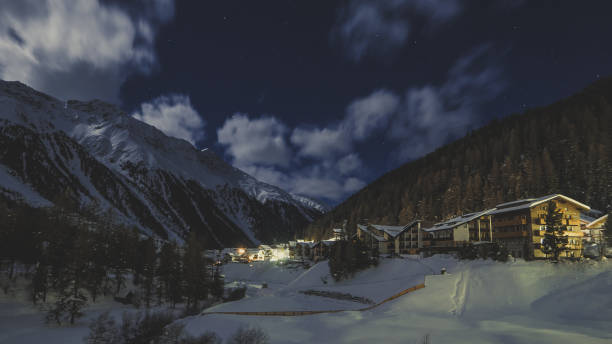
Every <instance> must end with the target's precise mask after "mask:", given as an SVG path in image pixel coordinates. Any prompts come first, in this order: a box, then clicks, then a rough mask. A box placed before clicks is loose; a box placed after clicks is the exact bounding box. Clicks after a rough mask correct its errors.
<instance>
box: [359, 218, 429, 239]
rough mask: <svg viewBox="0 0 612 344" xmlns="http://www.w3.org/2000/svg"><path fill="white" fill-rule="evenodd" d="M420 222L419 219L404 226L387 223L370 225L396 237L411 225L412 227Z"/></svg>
mask: <svg viewBox="0 0 612 344" xmlns="http://www.w3.org/2000/svg"><path fill="white" fill-rule="evenodd" d="M417 222H419V221H418V220H414V221H412V222H410V223H408V224H406V225H403V226H386V225H373V224H369V225H370V226H372V227H374V228H376V229H378V230H379V231H382V232H385V233H387V234H389V235H390V236H391V237H393V238H395V237H397V236H398V235H400V234H402V232H404V231H405V230H407V229H409V228H410V227H412V226H413V225H414V224H415V223H417Z"/></svg>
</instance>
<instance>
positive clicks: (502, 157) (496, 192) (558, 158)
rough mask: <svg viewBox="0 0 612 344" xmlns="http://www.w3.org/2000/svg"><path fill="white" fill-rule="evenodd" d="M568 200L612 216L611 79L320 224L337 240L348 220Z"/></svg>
mask: <svg viewBox="0 0 612 344" xmlns="http://www.w3.org/2000/svg"><path fill="white" fill-rule="evenodd" d="M553 193H561V194H565V195H568V196H570V197H572V198H575V199H577V200H579V201H582V202H584V203H586V204H589V205H590V206H591V207H593V208H595V209H599V210H602V211H604V212H609V211H611V210H612V78H607V79H601V80H599V81H597V82H595V83H594V84H592V85H590V86H589V87H587V88H585V89H584V90H582V91H581V92H578V93H576V94H575V95H573V96H571V97H568V98H566V99H563V100H561V101H558V102H556V103H554V104H552V105H549V106H546V107H541V108H535V109H530V110H528V111H526V112H525V113H523V114H517V115H511V116H508V117H505V118H503V119H501V120H494V121H493V122H491V123H489V124H488V125H486V126H484V127H483V128H481V129H478V130H476V131H474V132H471V133H469V134H468V135H467V136H465V137H464V138H462V139H460V140H457V141H455V142H453V143H450V144H448V145H445V146H443V147H441V148H439V149H437V150H436V151H435V152H432V153H430V154H428V155H426V156H424V157H423V158H420V159H417V160H415V161H412V162H408V163H406V164H404V165H403V166H401V167H399V168H397V169H395V170H393V171H390V172H388V173H387V174H385V175H384V176H382V177H381V178H379V179H378V180H376V181H374V182H373V183H371V184H370V185H368V186H366V187H365V188H364V189H362V190H361V191H359V192H357V193H356V194H354V195H353V196H351V197H350V198H349V199H347V200H346V201H345V202H343V203H342V204H340V205H338V206H337V207H336V208H334V210H333V211H331V212H328V213H327V214H326V215H325V216H323V217H321V218H320V219H319V220H317V221H315V222H313V223H312V224H311V225H310V226H309V228H308V229H307V233H309V235H310V236H313V237H325V236H328V235H330V232H331V229H332V228H333V227H334V226H338V225H340V224H341V223H342V221H343V220H344V219H348V221H349V224H348V228H349V229H352V228H355V223H356V222H358V221H359V219H364V218H367V219H369V221H370V222H373V223H377V222H378V223H382V224H400V223H407V222H409V221H411V220H413V219H415V218H419V219H422V220H425V221H440V220H443V219H445V218H449V217H452V216H455V215H461V214H462V213H468V212H473V211H478V210H482V209H486V208H490V207H492V206H494V205H496V204H499V203H502V202H507V201H512V200H516V199H521V198H526V197H538V196H542V195H548V194H553Z"/></svg>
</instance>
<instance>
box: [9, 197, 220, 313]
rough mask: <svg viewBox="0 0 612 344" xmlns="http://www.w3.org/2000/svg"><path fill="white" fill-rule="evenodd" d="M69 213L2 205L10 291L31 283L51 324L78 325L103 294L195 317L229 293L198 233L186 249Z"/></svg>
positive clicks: (30, 288) (108, 220)
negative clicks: (204, 304) (205, 305)
mask: <svg viewBox="0 0 612 344" xmlns="http://www.w3.org/2000/svg"><path fill="white" fill-rule="evenodd" d="M58 202H59V203H61V201H59V200H58ZM64 209H66V208H64V207H55V208H30V207H27V206H24V205H22V204H15V203H7V202H4V201H0V223H1V224H2V225H1V226H0V264H2V265H3V266H0V270H1V271H5V272H6V276H1V277H2V279H1V281H2V286H1V287H2V289H3V292H4V293H9V292H10V291H11V290H19V289H22V288H23V287H24V285H22V284H19V283H24V281H25V283H27V285H26V286H25V287H26V288H27V290H28V295H29V298H30V301H31V302H32V303H33V304H34V305H38V306H40V307H41V308H42V309H44V310H45V311H47V321H48V322H49V323H57V324H63V323H74V322H75V320H76V319H77V318H78V317H80V316H81V315H82V309H83V308H84V307H85V306H86V305H88V304H91V303H95V302H97V301H99V299H100V298H101V297H103V296H114V297H115V300H116V301H119V302H124V303H130V304H134V305H137V306H140V307H145V308H147V309H148V308H149V307H152V306H157V305H165V306H170V307H174V306H176V305H177V304H178V303H181V304H184V305H185V307H186V309H187V310H192V311H194V312H195V311H198V310H199V307H200V306H201V305H202V303H201V302H202V301H203V300H206V299H208V298H209V296H211V297H213V298H216V299H219V298H221V297H222V296H223V280H222V278H221V275H220V273H219V271H218V266H217V267H215V266H214V264H213V263H214V262H213V261H212V260H210V259H207V258H206V257H204V255H203V253H204V250H203V247H202V243H201V241H200V240H199V238H197V237H196V236H195V235H191V236H190V237H189V239H188V240H187V241H186V242H185V244H184V245H179V244H177V243H176V242H161V243H160V242H158V241H156V240H154V239H153V238H151V237H147V236H144V235H142V234H140V233H139V232H138V231H137V230H136V229H135V228H129V227H126V226H121V225H117V224H115V223H113V221H112V220H111V217H110V216H99V217H98V219H97V220H96V221H95V222H94V221H91V220H90V219H88V218H89V217H88V216H87V212H88V210H87V209H81V210H80V212H79V215H78V216H77V215H76V213H74V212H67V211H65V210H64ZM105 219H106V220H105Z"/></svg>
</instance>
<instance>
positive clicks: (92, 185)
mask: <svg viewBox="0 0 612 344" xmlns="http://www.w3.org/2000/svg"><path fill="white" fill-rule="evenodd" d="M0 197H3V198H7V199H10V200H17V201H22V202H25V203H28V204H30V205H32V206H49V205H52V204H55V205H59V206H70V207H71V208H74V209H79V208H81V209H82V208H84V207H89V208H94V209H95V212H97V213H98V214H108V212H109V211H110V213H111V214H112V216H113V217H114V218H115V219H116V220H117V221H119V222H122V223H125V224H128V225H132V226H136V227H138V228H140V229H141V230H142V231H145V232H148V233H154V234H155V235H157V236H158V237H161V238H177V239H179V240H180V239H181V238H184V237H185V236H186V234H187V233H188V232H189V231H191V230H195V231H196V232H198V234H200V236H201V237H203V238H204V239H205V242H206V243H207V245H208V246H209V247H232V246H237V245H252V244H256V243H258V242H259V241H272V240H274V239H277V240H286V239H288V238H291V237H293V233H295V232H296V231H298V230H300V229H302V228H303V227H305V226H306V225H307V224H308V223H309V222H311V221H312V220H314V219H316V218H317V217H319V216H320V215H321V214H322V213H323V212H324V211H325V207H324V206H322V205H320V204H319V203H317V202H315V201H313V200H310V199H307V198H305V197H300V196H296V195H292V194H289V193H287V192H285V191H283V190H281V189H279V188H277V187H275V186H272V185H269V184H266V183H262V182H260V181H258V180H256V179H255V178H253V177H251V176H250V175H248V174H246V173H244V172H243V171H241V170H239V169H236V168H234V167H232V166H230V165H229V164H227V163H226V162H225V161H223V160H222V159H221V158H219V157H218V156H216V155H215V154H214V153H213V152H211V151H210V150H201V151H200V150H197V149H196V148H195V147H193V146H192V145H191V144H190V143H188V142H187V141H184V140H180V139H176V138H172V137H169V136H166V135H165V134H163V133H162V132H161V131H159V130H157V129H156V128H155V127H153V126H150V125H148V124H145V123H144V122H141V121H138V120H137V119H135V118H133V117H131V116H129V115H127V114H126V113H125V112H123V111H122V110H120V109H119V108H117V107H115V106H114V105H111V104H107V103H104V102H101V101H97V100H94V101H89V102H81V101H68V102H61V101H59V100H57V99H55V98H52V97H50V96H48V95H46V94H43V93H40V92H38V91H36V90H34V89H31V88H29V87H27V86H26V85H23V84H21V83H19V82H5V81H0ZM59 199H61V200H62V202H61V204H57V203H58V200H59Z"/></svg>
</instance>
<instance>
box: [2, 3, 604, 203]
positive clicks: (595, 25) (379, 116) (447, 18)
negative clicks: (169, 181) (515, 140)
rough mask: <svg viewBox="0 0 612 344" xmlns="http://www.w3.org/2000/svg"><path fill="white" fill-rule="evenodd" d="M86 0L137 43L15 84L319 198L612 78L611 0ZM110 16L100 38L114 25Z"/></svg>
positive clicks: (23, 32) (345, 191) (14, 29)
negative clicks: (145, 126)
mask: <svg viewBox="0 0 612 344" xmlns="http://www.w3.org/2000/svg"><path fill="white" fill-rule="evenodd" d="M85 2H93V3H96V4H97V6H99V7H100V8H104V9H108V10H109V11H110V10H112V11H114V12H113V13H114V14H116V15H117V16H119V17H120V15H121V13H122V12H123V13H125V16H126V17H127V18H129V20H131V22H132V24H133V25H132V26H133V28H134V32H135V33H134V34H133V35H132V36H128V37H127V38H128V39H127V40H126V42H127V43H125V44H124V46H130V45H131V49H132V54H131V55H129V56H128V55H125V54H120V53H119V52H117V53H116V54H114V55H110V56H109V57H108V58H107V59H106V60H103V61H101V62H100V61H99V60H100V59H99V58H95V57H92V56H95V55H94V54H93V53H91V51H93V52H94V53H95V50H96V49H97V48H96V47H91V48H89V49H90V50H91V51H90V50H87V49H85V48H87V47H85V48H83V49H81V50H82V51H80V52H77V53H76V54H77V55H78V54H82V55H81V56H77V58H76V59H75V61H76V62H73V63H72V64H71V65H70V66H69V67H66V68H64V69H65V70H62V71H61V72H58V71H57V68H56V69H52V68H50V67H49V68H46V69H45V68H42V67H40V66H37V67H36V68H35V67H30V73H38V75H40V76H38V77H36V78H35V77H34V76H31V75H30V77H29V79H28V78H26V81H29V83H30V84H34V85H33V86H39V87H40V88H42V89H43V90H45V89H46V90H48V91H49V90H51V91H50V92H51V93H53V92H55V94H54V95H56V96H58V97H64V98H70V97H76V98H83V97H92V96H93V97H99V98H103V99H108V100H110V101H114V102H116V103H120V104H121V106H122V107H124V108H125V109H126V110H127V111H128V112H130V113H137V114H138V115H139V116H140V117H139V118H142V119H144V120H146V121H148V122H149V123H151V124H154V125H156V126H158V127H159V128H160V129H162V130H164V131H166V132H167V133H169V134H172V135H175V136H179V137H183V138H186V139H188V140H190V141H192V142H195V143H196V145H197V146H198V147H211V148H212V149H214V150H215V151H216V152H217V153H218V154H219V155H221V156H223V157H224V158H225V159H226V160H227V161H228V162H230V163H233V164H234V165H235V166H237V167H240V168H242V169H244V170H245V171H247V172H249V173H251V174H253V175H255V176H256V177H258V178H260V179H263V180H264V181H268V182H270V183H273V184H277V185H279V186H281V187H283V188H286V189H288V190H289V191H292V192H296V193H301V194H305V195H308V196H312V197H317V198H321V199H324V200H326V201H328V202H330V203H335V202H338V201H341V200H342V199H344V198H346V197H347V196H349V195H350V194H351V193H353V192H355V191H357V190H358V189H359V188H360V187H362V186H364V185H365V184H366V183H369V182H371V181H372V180H373V179H375V178H377V177H378V176H380V175H381V174H383V173H385V172H387V171H388V170H390V169H392V168H394V167H397V166H399V165H400V164H402V163H404V162H407V161H409V160H411V159H414V158H417V157H419V156H422V155H423V154H425V153H427V152H430V151H431V150H433V149H435V148H436V147H438V146H439V145H441V144H443V143H445V142H448V141H449V140H453V139H456V138H458V137H461V136H462V135H463V134H464V133H465V132H466V131H467V130H469V129H473V128H477V127H479V126H481V125H483V124H484V123H486V122H488V121H489V120H491V119H492V118H495V117H502V116H506V115H508V114H511V113H516V112H522V111H524V109H525V108H528V107H534V106H539V105H545V104H548V103H551V102H553V101H555V100H558V99H560V98H562V97H565V96H568V95H570V94H571V93H573V92H576V91H578V90H580V89H581V88H583V87H585V86H586V85H588V84H589V83H591V82H593V81H594V80H596V79H597V78H598V77H599V76H601V77H604V76H609V75H610V74H612V44H611V43H612V41H611V38H610V37H612V22H610V20H609V15H610V13H612V3H611V2H609V1H586V2H583V1H581V2H577V1H546V0H541V1H531V2H527V1H501V0H500V1H459V0H382V1H360V0H356V1H246V0H243V1H237V0H224V1H218V2H212V1H176V2H175V1H172V0H157V1H154V2H153V3H155V6H152V5H146V2H143V1H134V2H131V3H130V5H129V7H126V4H125V3H124V2H121V1H104V2H103V3H99V4H98V3H97V1H95V0H87V1H85ZM9 7H10V6H9ZM9 10H12V11H13V13H19V12H17V11H18V10H16V9H8V10H6V11H5V13H9ZM96 10H97V11H98V12H99V9H96ZM53 11H60V12H61V9H59V10H58V9H57V8H54V7H53V6H50V7H49V12H53ZM64 11H65V12H66V13H65V15H67V16H70V15H74V14H71V13H70V11H72V10H66V9H64ZM15 16H18V15H17V14H15ZM42 16H43V17H44V14H43V15H42ZM81 16H83V14H82V13H81ZM142 22H144V23H147V25H148V29H147V27H145V28H144V29H142V28H141V26H142V25H141V24H139V23H142ZM74 25H79V24H78V23H75V24H74ZM109 25H110V24H108V23H101V24H100V27H102V29H101V30H100V31H101V33H102V34H101V37H103V36H104V34H105V33H106V34H107V35H108V36H110V37H114V35H119V34H117V33H116V32H117V30H114V28H112V27H111V28H109ZM113 25H114V24H113ZM139 25H140V26H139ZM0 29H2V28H0ZM9 29H10V30H9ZM75 29H76V28H75ZM6 30H7V32H9V31H10V32H9V33H10V34H7V35H6V37H9V38H6V39H7V40H8V39H11V38H10V37H13V38H12V41H13V43H15V42H17V43H18V41H19V40H23V41H24V42H25V43H22V46H27V44H28V42H31V41H32V39H31V38H29V37H30V36H28V35H32V33H31V32H28V30H27V29H26V28H22V29H20V28H19V27H18V25H17V24H15V25H13V26H9V27H8V28H7V29H6ZM122 30H123V31H121V32H123V33H125V32H126V31H128V32H129V30H126V29H125V28H124V29H122ZM15 34H16V35H17V37H18V38H15ZM87 34H88V35H89V36H88V37H91V39H92V40H95V38H96V37H97V36H96V37H94V36H95V35H96V34H99V33H98V32H87ZM130 39H131V40H130ZM121 42H123V41H121ZM58 44H59V43H58ZM121 44H123V43H116V42H115V43H113V42H112V41H111V42H109V43H107V45H106V46H108V49H109V50H108V51H114V50H112V49H116V50H117V51H120V49H121V47H122V45H121ZM124 50H125V49H124ZM33 51H35V52H36V50H33ZM38 51H41V50H40V49H39V50H38ZM1 52H2V51H1V48H0V53H1ZM44 53H45V54H47V55H48V56H56V55H57V54H58V53H56V52H53V51H50V52H48V51H44ZM90 53H91V54H90ZM39 54H41V53H40V52H39ZM69 57H70V56H69ZM5 59H6V61H1V60H0V62H4V63H2V64H0V65H4V66H5V68H6V66H9V67H10V66H12V64H11V63H13V64H17V62H14V61H13V62H11V60H10V57H9V58H5ZM113 63H114V64H113ZM92 65H95V66H94V67H92ZM76 71H78V73H76ZM83 71H85V72H83ZM109 71H110V72H109ZM0 73H2V75H3V77H4V78H10V77H11V76H12V75H10V74H9V75H8V76H7V72H2V68H0ZM14 74H15V73H14ZM48 75H51V76H48ZM52 82H56V83H57V82H63V83H65V84H74V85H75V87H74V88H73V89H69V88H67V89H66V90H64V89H62V90H57V89H54V88H53V87H51V86H50V85H52ZM92 84H93V85H97V86H91V85H92ZM83 85H88V86H87V87H85V86H83ZM96 87H97V89H96ZM83 90H87V92H85V91H83ZM96 92H98V93H96ZM156 116H157V117H156ZM192 117H199V118H201V119H202V120H201V121H198V120H195V119H194V118H192ZM156 118H157V120H156ZM147 119H149V120H147ZM185 135H187V136H185Z"/></svg>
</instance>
